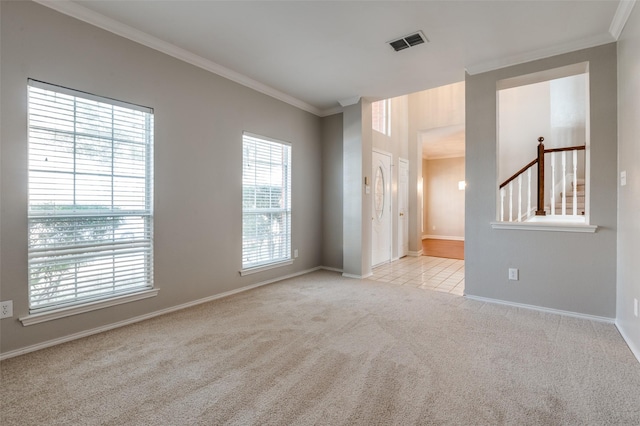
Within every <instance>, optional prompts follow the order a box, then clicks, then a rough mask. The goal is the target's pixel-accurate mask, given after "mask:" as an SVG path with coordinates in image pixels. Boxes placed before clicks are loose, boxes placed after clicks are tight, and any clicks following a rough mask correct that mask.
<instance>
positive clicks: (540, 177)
mask: <svg viewBox="0 0 640 426" xmlns="http://www.w3.org/2000/svg"><path fill="white" fill-rule="evenodd" d="M538 142H539V143H538V210H536V216H545V215H546V213H545V211H544V143H543V142H544V138H543V137H542V136H540V137H539V138H538Z"/></svg>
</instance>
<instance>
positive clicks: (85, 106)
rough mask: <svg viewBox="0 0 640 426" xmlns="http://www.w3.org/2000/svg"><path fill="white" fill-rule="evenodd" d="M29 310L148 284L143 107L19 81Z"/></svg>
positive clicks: (148, 127)
mask: <svg viewBox="0 0 640 426" xmlns="http://www.w3.org/2000/svg"><path fill="white" fill-rule="evenodd" d="M28 101H29V114H28V125H29V153H28V155H29V210H28V225H29V245H28V247H29V253H28V256H29V262H28V265H29V302H30V308H31V312H39V311H43V310H48V309H52V308H56V307H61V306H68V305H75V304H80V303H84V302H87V301H93V300H96V299H104V298H109V297H112V296H117V295H121V294H124V293H130V292H134V291H138V290H142V289H148V288H151V287H152V286H153V220H152V206H153V201H152V194H153V187H152V186H153V182H152V177H153V111H152V110H151V109H149V108H145V107H139V106H137V105H131V104H126V103H123V102H119V101H114V100H111V99H106V98H101V97H98V96H94V95H90V94H86V93H82V92H77V91H74V90H71V89H67V88H63V87H59V86H54V85H50V84H47V83H42V82H39V81H35V80H29V85H28Z"/></svg>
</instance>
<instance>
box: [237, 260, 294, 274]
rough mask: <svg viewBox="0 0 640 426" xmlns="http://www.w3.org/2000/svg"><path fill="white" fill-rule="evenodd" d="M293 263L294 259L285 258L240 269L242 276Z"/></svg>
mask: <svg viewBox="0 0 640 426" xmlns="http://www.w3.org/2000/svg"><path fill="white" fill-rule="evenodd" d="M287 265H293V259H290V260H285V261H282V262H276V263H270V264H268V265H260V266H256V267H255V268H247V269H241V270H240V276H241V277H244V276H245V275H251V274H257V273H258V272H262V271H268V270H269V269H275V268H280V267H282V266H287Z"/></svg>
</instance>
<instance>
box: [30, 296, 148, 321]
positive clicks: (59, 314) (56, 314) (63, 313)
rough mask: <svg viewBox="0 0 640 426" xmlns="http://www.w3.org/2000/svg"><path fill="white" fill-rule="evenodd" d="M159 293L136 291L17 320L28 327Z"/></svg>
mask: <svg viewBox="0 0 640 426" xmlns="http://www.w3.org/2000/svg"><path fill="white" fill-rule="evenodd" d="M159 291H160V289H159V288H152V289H149V290H143V291H138V292H136V293H130V294H123V295H121V296H116V297H112V298H110V299H104V300H96V301H94V302H88V303H84V304H82V305H76V306H68V307H66V308H60V309H55V310H51V311H46V312H39V313H35V314H29V315H27V316H25V317H22V318H19V320H20V322H22V325H23V326H25V327H26V326H28V325H34V324H39V323H41V322H47V321H52V320H56V319H59V318H64V317H69V316H71V315H77V314H82V313H85V312H91V311H96V310H98V309H104V308H108V307H109V306H116V305H121V304H123V303H129V302H134V301H136V300H142V299H147V298H149V297H155V296H157V295H158V292H159Z"/></svg>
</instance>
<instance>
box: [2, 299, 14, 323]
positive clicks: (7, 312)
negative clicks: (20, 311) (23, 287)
mask: <svg viewBox="0 0 640 426" xmlns="http://www.w3.org/2000/svg"><path fill="white" fill-rule="evenodd" d="M12 316H13V300H7V301H6V302H0V319H1V318H11V317H12Z"/></svg>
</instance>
